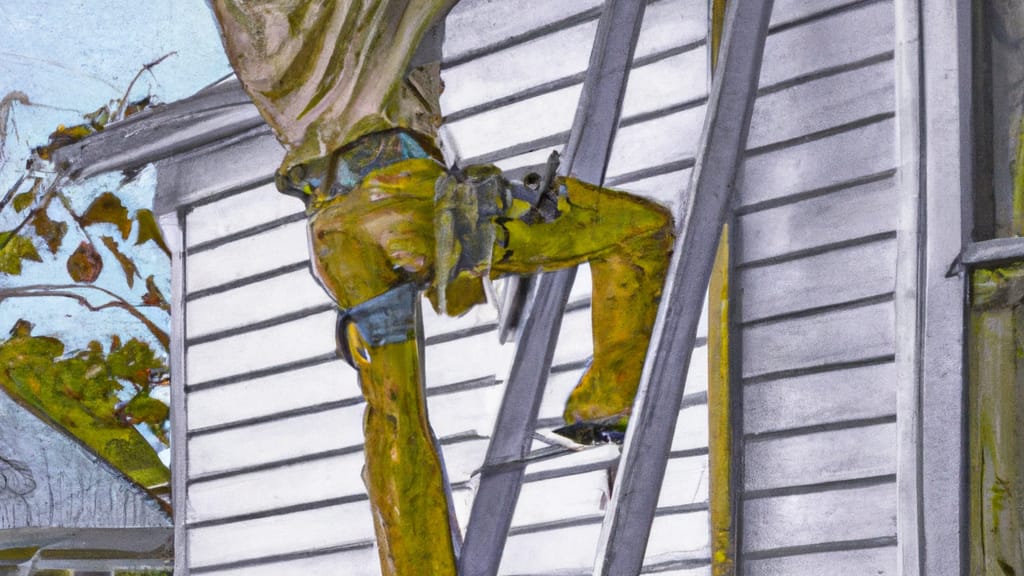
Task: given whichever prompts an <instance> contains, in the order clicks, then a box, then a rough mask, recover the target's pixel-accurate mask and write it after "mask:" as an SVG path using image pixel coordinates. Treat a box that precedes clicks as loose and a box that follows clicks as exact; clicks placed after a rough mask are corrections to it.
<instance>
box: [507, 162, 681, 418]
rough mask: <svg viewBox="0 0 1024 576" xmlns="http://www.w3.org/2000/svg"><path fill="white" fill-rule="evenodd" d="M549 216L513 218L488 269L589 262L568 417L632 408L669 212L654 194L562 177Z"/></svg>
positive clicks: (665, 251)
mask: <svg viewBox="0 0 1024 576" xmlns="http://www.w3.org/2000/svg"><path fill="white" fill-rule="evenodd" d="M566 190H567V195H566V197H563V198H561V199H560V201H559V209H560V211H561V214H560V215H559V216H558V217H557V218H556V219H555V220H554V221H552V222H547V223H537V224H526V223H525V222H523V221H521V220H518V219H513V220H510V221H507V222H505V223H504V224H503V225H504V227H505V229H506V230H507V233H506V234H503V235H501V236H504V238H503V239H501V240H500V241H499V242H498V243H497V245H496V246H495V252H494V263H493V267H492V274H493V275H495V276H497V275H501V274H532V273H535V272H537V271H539V270H544V271H550V270H557V269H560V268H565V267H568V266H574V265H578V264H582V263H584V262H590V269H591V274H592V277H593V296H592V298H593V310H592V318H593V338H594V359H593V362H592V364H591V366H590V368H589V369H588V370H587V372H586V374H585V375H584V376H583V378H582V379H581V381H580V383H579V385H578V386H577V387H576V389H575V390H573V392H572V395H571V396H570V397H569V401H568V403H567V405H566V408H565V419H566V421H567V422H568V423H570V424H571V423H574V422H578V421H581V420H586V421H595V420H602V419H607V418H615V417H623V418H622V422H621V424H623V425H624V424H625V418H626V417H628V414H629V411H630V409H631V408H632V404H633V397H634V396H635V395H636V390H637V386H638V384H639V382H640V373H641V372H642V370H643V364H644V357H645V355H646V352H647V345H648V343H649V342H650V339H651V331H652V329H653V327H654V320H655V317H656V315H657V311H658V302H659V300H660V297H661V290H662V285H663V283H664V279H665V274H666V273H667V271H668V265H669V254H670V252H671V250H672V241H673V231H672V216H671V214H670V213H669V212H668V210H667V209H665V208H663V207H662V206H659V205H657V204H655V203H653V202H650V201H648V200H645V199H643V198H639V197H637V196H633V195H631V194H627V193H624V192H617V191H613V190H608V189H602V188H599V187H597V186H591V185H588V184H585V183H582V182H579V181H576V180H572V179H569V180H567V181H566Z"/></svg>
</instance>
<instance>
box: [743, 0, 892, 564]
mask: <svg viewBox="0 0 1024 576" xmlns="http://www.w3.org/2000/svg"><path fill="white" fill-rule="evenodd" d="M894 21H895V20H894V16H893V10H892V3H891V2H888V1H884V0H880V1H875V2H851V1H840V0H832V1H828V2H815V3H809V2H799V1H796V0H780V1H779V2H777V3H776V7H775V14H774V15H773V18H772V24H773V26H774V27H775V28H774V29H775V30H776V31H775V32H774V33H772V34H771V35H770V37H769V38H768V41H767V44H766V48H765V55H764V62H763V64H762V71H761V77H760V85H761V87H762V92H761V93H760V95H759V97H758V100H757V102H756V104H755V108H754V114H753V118H752V120H751V125H750V133H749V138H748V143H747V146H748V150H750V153H749V154H748V155H747V158H746V161H745V163H744V166H743V168H742V171H741V186H740V189H739V198H738V199H737V200H738V202H737V204H738V207H739V216H737V218H736V220H735V227H734V231H735V236H734V237H735V238H736V240H737V243H736V244H735V245H734V250H733V265H734V273H733V282H734V285H733V294H734V296H735V299H736V302H735V307H734V308H733V310H734V311H735V312H737V317H736V320H737V321H738V326H737V331H738V332H739V333H738V334H737V335H736V337H735V338H736V340H738V341H739V343H740V344H739V353H740V354H739V356H740V357H739V359H738V360H739V362H740V367H739V374H740V376H741V378H742V381H743V383H742V393H743V401H742V406H743V415H742V418H743V432H744V434H745V436H744V438H743V443H742V446H743V454H742V458H743V478H742V483H741V486H742V493H741V499H742V506H743V509H742V514H741V521H742V524H741V526H740V530H741V536H740V541H741V542H742V546H743V553H742V554H741V562H740V569H741V573H742V574H744V575H758V576H760V575H768V574H787V575H789V574H795V575H800V574H811V573H818V574H820V573H834V574H892V573H893V569H894V568H895V534H896V530H895V514H896V513H895V510H896V490H895V471H896V459H895V452H896V433H895V430H896V422H895V416H894V415H895V400H896V396H895V372H894V367H893V364H892V356H893V354H894V352H895V344H894V321H895V319H894V306H893V302H892V297H893V291H894V288H895V285H894V278H895V242H896V240H895V238H896V228H897V223H896V210H895V209H894V199H895V197H894V190H895V177H894V176H893V174H894V171H895V168H896V165H897V163H896V153H895V151H896V137H895V130H896V124H895V119H894V110H895V99H896V95H895V88H894V84H895V82H894V80H895V70H894V62H893V60H892V52H893V49H894V46H895V45H894V39H893V28H894Z"/></svg>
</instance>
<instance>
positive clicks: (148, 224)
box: [135, 208, 171, 256]
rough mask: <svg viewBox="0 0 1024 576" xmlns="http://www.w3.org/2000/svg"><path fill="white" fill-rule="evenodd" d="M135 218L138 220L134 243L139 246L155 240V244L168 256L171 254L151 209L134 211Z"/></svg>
mask: <svg viewBox="0 0 1024 576" xmlns="http://www.w3.org/2000/svg"><path fill="white" fill-rule="evenodd" d="M135 219H136V220H138V222H139V235H138V237H137V238H136V239H135V245H136V246H139V245H140V244H144V243H146V242H148V241H150V240H152V241H153V242H156V245H157V246H159V247H160V249H161V250H163V251H164V253H165V254H167V255H168V256H170V255H171V250H170V249H169V248H168V247H167V244H166V243H165V242H164V235H163V234H162V233H161V232H160V226H158V225H157V223H156V217H155V216H153V211H152V210H147V209H145V208H143V209H142V210H139V211H138V212H136V213H135Z"/></svg>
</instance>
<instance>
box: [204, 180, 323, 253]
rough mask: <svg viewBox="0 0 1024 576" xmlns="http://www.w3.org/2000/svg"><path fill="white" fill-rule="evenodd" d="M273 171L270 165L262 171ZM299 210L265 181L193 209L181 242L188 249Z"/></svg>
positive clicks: (293, 201)
mask: <svg viewBox="0 0 1024 576" xmlns="http://www.w3.org/2000/svg"><path fill="white" fill-rule="evenodd" d="M274 170H275V167H274V166H272V165H270V166H267V167H266V170H264V172H265V173H266V175H267V176H268V177H269V176H270V175H273V173H274ZM303 209H304V207H303V205H302V202H300V201H299V200H298V199H297V198H293V197H291V196H285V195H284V194H278V192H277V186H275V185H274V183H273V182H268V183H267V184H264V185H262V186H257V187H255V188H253V189H251V190H246V191H244V192H242V193H239V194H232V195H230V196H228V197H226V198H223V199H221V200H218V201H216V202H209V203H205V204H200V205H198V206H196V207H195V208H193V209H192V210H191V211H190V212H189V214H188V215H187V218H188V237H187V238H186V239H185V240H186V241H187V242H188V248H192V247H194V246H196V245H200V244H204V243H206V242H210V241H216V240H219V239H221V238H223V237H225V236H230V235H232V234H238V233H240V232H244V231H246V230H251V229H253V228H256V227H258V226H260V225H265V224H266V223H268V222H272V221H274V220H278V219H280V218H285V217H288V216H293V215H295V214H297V213H302V212H303Z"/></svg>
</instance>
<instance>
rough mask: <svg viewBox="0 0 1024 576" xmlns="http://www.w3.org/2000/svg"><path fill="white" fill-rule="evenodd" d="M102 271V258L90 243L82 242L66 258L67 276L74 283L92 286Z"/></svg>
mask: <svg viewBox="0 0 1024 576" xmlns="http://www.w3.org/2000/svg"><path fill="white" fill-rule="evenodd" d="M102 271H103V258H102V257H100V253H99V252H97V251H96V247H95V246H93V245H92V244H91V243H90V242H86V241H84V240H83V241H82V243H81V244H79V245H78V248H77V249H76V250H75V251H74V253H72V254H71V256H69V257H68V274H70V275H71V279H72V280H74V281H75V282H85V283H86V284H92V283H93V282H95V281H96V279H97V278H99V276H100V272H102Z"/></svg>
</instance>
